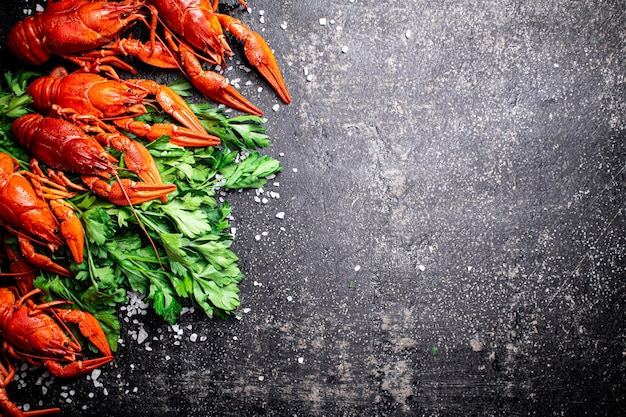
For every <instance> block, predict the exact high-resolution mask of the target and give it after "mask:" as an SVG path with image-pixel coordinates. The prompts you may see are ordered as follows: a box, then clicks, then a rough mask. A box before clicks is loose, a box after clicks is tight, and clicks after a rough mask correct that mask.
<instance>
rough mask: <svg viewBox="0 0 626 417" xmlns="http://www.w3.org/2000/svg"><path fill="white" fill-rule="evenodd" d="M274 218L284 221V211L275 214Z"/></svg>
mask: <svg viewBox="0 0 626 417" xmlns="http://www.w3.org/2000/svg"><path fill="white" fill-rule="evenodd" d="M276 218H277V219H281V220H282V219H284V218H285V212H284V211H280V212H278V213H276Z"/></svg>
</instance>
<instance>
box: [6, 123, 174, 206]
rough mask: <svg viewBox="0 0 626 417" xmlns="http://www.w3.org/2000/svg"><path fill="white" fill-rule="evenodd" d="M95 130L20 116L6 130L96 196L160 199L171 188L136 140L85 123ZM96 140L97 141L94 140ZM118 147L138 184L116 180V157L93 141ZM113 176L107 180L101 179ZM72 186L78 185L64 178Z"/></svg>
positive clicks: (123, 199) (115, 200)
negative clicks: (73, 175)
mask: <svg viewBox="0 0 626 417" xmlns="http://www.w3.org/2000/svg"><path fill="white" fill-rule="evenodd" d="M87 128H89V129H93V130H95V131H96V133H97V134H96V136H95V138H94V137H93V136H91V135H88V134H87V133H85V132H84V130H83V129H82V128H81V127H79V126H77V125H75V124H74V123H72V122H69V121H67V120H65V119H60V118H54V117H44V116H42V115H40V114H38V113H31V114H26V115H24V116H22V117H20V118H17V119H15V120H14V121H13V124H12V126H11V131H12V132H13V135H14V136H15V139H16V141H17V143H19V144H20V145H22V146H24V147H25V148H27V149H28V150H29V151H30V152H31V153H32V154H33V155H34V157H35V158H36V159H37V160H39V161H40V162H43V163H44V164H46V165H47V166H48V167H50V168H52V169H58V170H61V171H70V172H75V173H78V174H80V175H81V179H82V181H83V182H84V183H85V184H86V185H87V186H88V187H89V188H90V189H91V190H92V191H93V192H94V193H96V194H98V195H100V196H103V197H105V198H107V199H108V200H109V201H110V202H112V203H113V204H117V205H128V204H140V203H143V202H145V201H150V200H153V199H156V198H161V199H162V200H164V199H165V198H166V195H167V194H169V193H171V192H172V191H174V190H176V186H175V185H174V184H163V183H162V182H161V175H160V172H159V170H158V168H157V166H156V163H155V162H154V159H153V158H152V155H150V153H149V152H148V150H147V149H146V148H145V147H144V146H143V145H142V144H141V143H139V142H137V141H134V140H131V139H129V138H128V137H127V136H125V135H122V134H120V133H119V132H106V131H104V130H103V129H102V127H101V126H91V125H89V126H87ZM96 138H97V139H96ZM98 140H100V141H102V142H103V143H104V144H105V145H106V146H108V147H113V148H116V149H118V150H123V151H124V160H125V162H126V164H127V167H128V169H130V170H131V171H133V172H135V173H136V174H137V175H138V176H139V178H141V179H142V180H143V181H144V182H136V181H133V180H131V179H129V178H122V179H119V177H118V176H117V171H118V169H119V168H118V167H116V166H115V165H114V164H115V163H116V162H117V160H116V159H115V158H114V157H113V156H112V155H111V154H110V153H108V152H107V151H106V149H104V148H103V146H102V145H101V144H100V143H99V142H98ZM112 176H113V177H116V179H117V180H116V181H114V182H113V183H112V184H109V183H108V182H107V181H106V180H108V179H109V178H111V177H112ZM67 184H68V185H71V186H72V187H75V188H77V189H83V188H82V187H80V186H78V185H76V184H73V183H70V182H67Z"/></svg>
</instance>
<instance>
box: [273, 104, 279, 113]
mask: <svg viewBox="0 0 626 417" xmlns="http://www.w3.org/2000/svg"><path fill="white" fill-rule="evenodd" d="M278 109H280V104H274V106H272V110H274V111H278Z"/></svg>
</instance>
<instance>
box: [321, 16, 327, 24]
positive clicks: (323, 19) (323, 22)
mask: <svg viewBox="0 0 626 417" xmlns="http://www.w3.org/2000/svg"><path fill="white" fill-rule="evenodd" d="M326 23H327V21H326V18H325V17H320V25H322V26H326Z"/></svg>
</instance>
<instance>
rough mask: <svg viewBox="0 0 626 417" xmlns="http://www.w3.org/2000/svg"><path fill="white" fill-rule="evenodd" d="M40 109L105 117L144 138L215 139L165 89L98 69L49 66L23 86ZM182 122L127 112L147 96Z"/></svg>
mask: <svg viewBox="0 0 626 417" xmlns="http://www.w3.org/2000/svg"><path fill="white" fill-rule="evenodd" d="M26 92H27V93H28V94H30V95H31V96H32V97H33V104H34V106H35V107H36V108H37V110H39V111H40V112H42V113H57V114H58V115H60V116H65V117H70V118H72V119H74V120H81V119H83V120H84V119H85V118H88V117H93V118H94V119H100V120H104V119H110V120H112V121H113V123H114V124H115V125H117V126H118V127H121V128H123V129H125V130H128V131H130V132H132V133H134V134H136V135H138V136H142V137H145V138H146V139H148V140H155V139H158V138H159V137H161V136H169V137H170V141H171V142H172V143H174V144H176V145H179V146H214V145H218V144H219V143H220V139H219V138H218V137H216V136H213V135H210V134H208V133H207V131H206V129H205V128H204V127H203V126H202V123H200V120H198V118H197V117H196V115H195V114H194V113H193V111H192V110H191V108H190V107H189V105H188V104H187V102H186V101H185V100H183V98H182V97H180V96H179V95H178V94H177V93H175V92H174V91H173V90H172V89H171V88H169V87H167V86H165V85H161V84H158V83H156V82H154V81H151V80H144V79H137V80H115V79H109V78H105V77H102V76H100V75H98V74H92V73H86V72H73V73H70V74H68V72H67V70H66V69H65V68H63V67H57V68H55V69H54V70H53V71H52V72H51V73H50V75H49V76H44V77H40V78H37V79H36V80H34V81H33V82H32V83H31V84H30V85H29V86H28V89H27V90H26ZM148 95H153V96H154V97H155V100H156V102H157V103H158V104H159V106H160V107H161V108H162V109H163V110H164V111H165V112H166V113H168V114H170V115H172V116H173V117H174V118H175V119H176V120H177V121H178V122H180V123H181V124H182V125H184V126H185V127H181V126H177V125H174V124H171V123H158V124H155V125H148V124H147V123H144V122H140V121H137V120H134V119H133V117H135V116H139V115H142V114H144V113H146V111H147V110H146V107H145V103H147V102H148V100H147V98H146V97H147V96H148Z"/></svg>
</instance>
